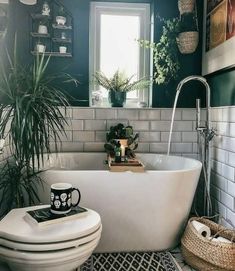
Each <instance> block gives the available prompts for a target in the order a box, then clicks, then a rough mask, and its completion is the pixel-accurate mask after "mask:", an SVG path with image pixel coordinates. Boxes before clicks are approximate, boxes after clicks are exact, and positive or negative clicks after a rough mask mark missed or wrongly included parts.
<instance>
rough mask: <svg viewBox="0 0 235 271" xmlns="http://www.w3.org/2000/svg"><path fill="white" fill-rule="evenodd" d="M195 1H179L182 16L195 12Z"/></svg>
mask: <svg viewBox="0 0 235 271" xmlns="http://www.w3.org/2000/svg"><path fill="white" fill-rule="evenodd" d="M194 5H195V0H178V8H179V12H180V15H182V14H184V13H190V12H193V10H194Z"/></svg>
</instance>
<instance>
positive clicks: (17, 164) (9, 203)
mask: <svg viewBox="0 0 235 271" xmlns="http://www.w3.org/2000/svg"><path fill="white" fill-rule="evenodd" d="M39 185H42V179H41V178H40V177H39V175H38V172H37V173H36V172H35V171H34V170H33V168H32V167H31V166H30V165H28V164H26V163H25V161H19V160H16V159H15V158H12V159H10V160H7V161H6V163H5V164H4V165H3V167H2V168H1V170H0V191H1V192H0V193H1V200H0V208H1V214H0V215H1V216H2V215H4V214H6V213H7V212H8V211H10V210H11V209H12V208H16V207H25V206H28V205H33V204H34V205H35V204H36V203H39V202H40V200H39V198H38V195H37V189H38V186H39Z"/></svg>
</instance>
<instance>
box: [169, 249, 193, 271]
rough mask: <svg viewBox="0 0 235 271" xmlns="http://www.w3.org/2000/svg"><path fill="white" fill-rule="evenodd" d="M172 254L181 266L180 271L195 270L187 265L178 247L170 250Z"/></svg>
mask: <svg viewBox="0 0 235 271" xmlns="http://www.w3.org/2000/svg"><path fill="white" fill-rule="evenodd" d="M171 254H172V256H174V258H175V259H176V261H177V263H178V264H179V266H180V267H181V269H182V271H195V269H193V268H192V267H190V266H188V265H187V264H186V263H185V261H184V259H183V257H182V254H181V251H180V248H176V249H174V250H172V251H171Z"/></svg>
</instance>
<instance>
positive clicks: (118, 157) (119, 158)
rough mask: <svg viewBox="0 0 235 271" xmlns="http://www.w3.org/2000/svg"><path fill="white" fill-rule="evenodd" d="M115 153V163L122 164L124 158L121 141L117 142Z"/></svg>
mask: <svg viewBox="0 0 235 271" xmlns="http://www.w3.org/2000/svg"><path fill="white" fill-rule="evenodd" d="M114 152H115V162H116V163H121V161H122V156H121V144H120V141H118V142H117V145H116V146H115V148H114Z"/></svg>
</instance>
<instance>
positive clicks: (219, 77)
mask: <svg viewBox="0 0 235 271" xmlns="http://www.w3.org/2000/svg"><path fill="white" fill-rule="evenodd" d="M207 78H208V82H209V84H210V87H211V105H212V106H231V105H235V70H234V69H231V70H225V71H221V72H218V73H216V74H214V75H211V76H208V77H207Z"/></svg>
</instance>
